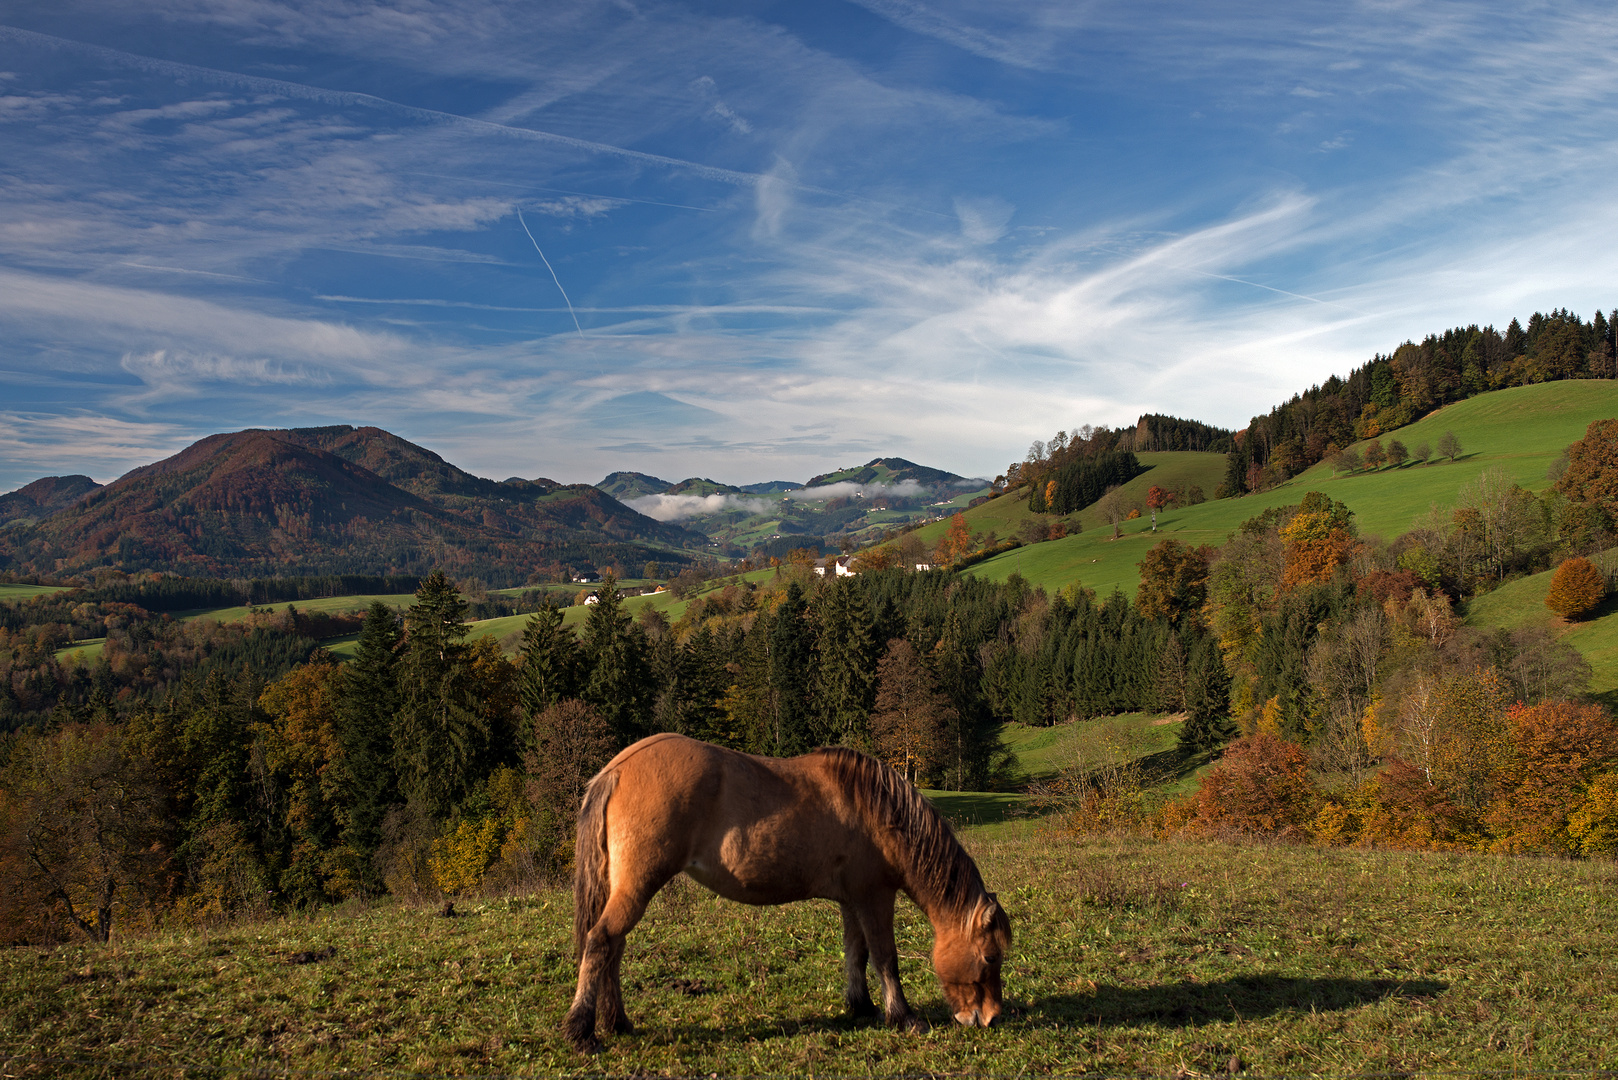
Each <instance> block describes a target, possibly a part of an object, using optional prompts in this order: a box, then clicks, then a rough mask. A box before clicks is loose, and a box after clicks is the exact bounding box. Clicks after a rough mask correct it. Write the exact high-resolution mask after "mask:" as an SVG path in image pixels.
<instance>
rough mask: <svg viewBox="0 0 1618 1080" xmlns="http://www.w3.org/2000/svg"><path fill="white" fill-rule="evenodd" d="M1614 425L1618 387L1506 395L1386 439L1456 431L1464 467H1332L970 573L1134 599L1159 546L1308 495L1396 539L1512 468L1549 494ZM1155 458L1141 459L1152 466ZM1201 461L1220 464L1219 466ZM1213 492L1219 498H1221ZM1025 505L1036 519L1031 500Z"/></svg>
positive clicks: (1412, 441) (1217, 530) (1415, 439)
mask: <svg viewBox="0 0 1618 1080" xmlns="http://www.w3.org/2000/svg"><path fill="white" fill-rule="evenodd" d="M1610 416H1618V383H1613V382H1609V381H1605V380H1600V381H1577V382H1558V383H1543V384H1541V385H1539V386H1521V387H1516V388H1514V389H1511V390H1500V391H1496V392H1495V393H1492V394H1484V395H1481V396H1479V397H1475V398H1472V399H1470V400H1468V401H1462V402H1458V403H1456V404H1454V405H1450V406H1447V407H1446V408H1444V409H1442V410H1440V411H1439V412H1436V413H1434V414H1433V415H1431V416H1429V417H1426V418H1424V419H1422V420H1420V421H1418V422H1416V423H1414V424H1411V425H1409V426H1408V427H1404V428H1400V429H1398V430H1396V431H1393V432H1390V433H1388V434H1387V435H1384V436H1383V439H1382V441H1383V443H1384V444H1386V443H1387V442H1388V440H1389V439H1391V438H1397V439H1399V440H1400V441H1402V442H1404V443H1405V445H1406V446H1408V447H1411V448H1414V446H1415V445H1416V444H1417V443H1420V442H1427V443H1429V444H1431V445H1436V444H1437V442H1438V437H1439V436H1440V435H1442V434H1443V433H1444V432H1445V431H1453V432H1454V433H1455V435H1456V437H1457V438H1458V439H1460V441H1461V445H1462V448H1463V450H1464V456H1463V457H1461V458H1460V459H1458V460H1456V461H1453V462H1450V461H1442V460H1440V461H1437V462H1429V463H1428V464H1425V465H1415V464H1406V465H1405V466H1403V467H1401V468H1398V469H1393V468H1384V469H1382V470H1379V471H1377V472H1369V473H1367V472H1361V473H1354V474H1345V475H1341V476H1333V475H1332V470H1331V467H1330V466H1329V465H1327V464H1325V463H1324V462H1323V463H1321V464H1319V465H1316V466H1314V467H1313V468H1311V469H1309V470H1307V471H1305V472H1303V473H1301V474H1299V475H1298V476H1295V477H1293V478H1292V479H1291V480H1290V481H1288V482H1287V483H1285V484H1282V485H1280V486H1279V487H1277V488H1274V489H1273V490H1271V491H1267V492H1264V493H1262V494H1258V495H1249V496H1246V497H1244V498H1240V499H1221V500H1218V501H1214V502H1206V503H1203V504H1201V505H1199V506H1192V507H1186V508H1183V509H1175V510H1170V511H1168V512H1167V513H1165V514H1160V515H1158V534H1159V535H1153V534H1152V533H1151V531H1150V529H1151V523H1150V521H1149V520H1148V519H1147V518H1145V517H1142V518H1140V519H1138V520H1136V521H1132V522H1128V523H1126V524H1125V526H1124V528H1123V536H1122V537H1121V538H1120V539H1118V540H1116V541H1115V540H1113V539H1112V534H1111V530H1110V529H1108V528H1107V527H1105V526H1104V525H1103V526H1101V527H1098V528H1091V527H1090V526H1089V525H1088V524H1086V527H1085V531H1084V532H1082V533H1080V534H1078V535H1076V536H1070V537H1067V538H1065V539H1062V540H1053V541H1049V542H1047V543H1043V544H1034V545H1031V546H1029V547H1024V548H1019V549H1017V550H1015V551H1010V552H1007V553H1006V554H1004V555H1000V556H996V557H995V558H993V559H989V560H987V561H985V562H982V563H979V564H978V565H977V566H974V567H972V568H971V569H970V570H969V571H967V572H968V573H971V574H975V575H982V576H984V577H987V578H989V579H991V580H996V581H1003V580H1005V579H1006V578H1007V577H1009V576H1010V575H1011V574H1012V573H1020V574H1021V575H1022V576H1023V577H1025V578H1027V579H1028V580H1029V581H1031V582H1033V583H1035V584H1038V585H1044V586H1047V587H1054V588H1059V587H1061V586H1063V585H1066V584H1069V583H1070V582H1075V581H1077V582H1080V583H1082V584H1083V585H1085V586H1087V587H1089V588H1092V589H1095V590H1096V591H1097V592H1098V593H1100V594H1101V595H1103V596H1105V595H1106V594H1108V593H1110V592H1111V591H1112V590H1113V589H1114V588H1115V587H1116V588H1120V589H1122V590H1123V591H1124V592H1126V593H1129V594H1130V595H1133V594H1134V592H1135V589H1136V588H1137V587H1138V586H1139V584H1140V570H1139V563H1140V560H1141V558H1142V557H1143V556H1144V555H1145V554H1146V552H1147V550H1149V549H1150V548H1151V546H1152V545H1153V544H1155V543H1157V542H1158V541H1160V540H1162V539H1164V538H1167V537H1172V538H1174V539H1176V540H1179V541H1180V542H1182V543H1185V544H1192V545H1196V544H1211V545H1215V546H1217V545H1220V544H1223V543H1224V542H1225V538H1226V537H1227V536H1228V535H1229V534H1230V533H1231V532H1233V531H1234V530H1235V529H1236V527H1237V526H1238V525H1240V524H1241V523H1242V522H1243V521H1245V520H1247V519H1248V518H1250V517H1253V516H1254V515H1256V514H1258V513H1259V512H1260V511H1262V510H1264V509H1266V508H1267V507H1271V506H1283V505H1286V504H1288V503H1295V502H1297V501H1298V500H1299V499H1300V498H1302V497H1303V494H1304V492H1306V491H1322V492H1325V493H1326V494H1328V495H1330V496H1331V497H1332V498H1334V499H1337V500H1339V501H1341V502H1343V503H1346V504H1347V505H1348V507H1349V509H1351V510H1353V511H1354V515H1355V521H1356V524H1357V525H1358V526H1359V530H1360V533H1361V535H1364V536H1372V535H1380V536H1382V537H1384V538H1386V539H1392V538H1393V537H1395V536H1398V535H1399V534H1401V533H1404V532H1406V531H1408V530H1409V529H1410V527H1411V525H1412V524H1413V523H1414V522H1415V520H1416V519H1417V518H1419V517H1421V516H1422V515H1424V514H1425V513H1426V512H1427V510H1428V508H1429V507H1430V506H1431V505H1433V504H1434V503H1436V504H1438V505H1440V506H1446V507H1447V506H1453V505H1454V503H1455V499H1456V496H1457V493H1458V492H1459V491H1460V489H1461V487H1463V486H1464V485H1466V484H1468V483H1471V482H1472V481H1474V480H1476V479H1477V477H1478V474H1479V473H1481V472H1483V471H1484V470H1485V469H1487V468H1490V467H1493V466H1500V467H1501V468H1504V469H1505V470H1506V471H1507V473H1508V474H1509V475H1511V476H1512V477H1513V478H1514V479H1515V480H1516V482H1517V483H1519V484H1521V485H1522V486H1523V487H1525V488H1528V489H1529V490H1533V491H1538V490H1542V489H1543V488H1545V487H1546V486H1547V484H1548V481H1547V480H1546V479H1545V473H1546V470H1547V469H1548V468H1549V467H1550V464H1551V462H1553V461H1554V460H1555V459H1556V458H1557V456H1558V455H1559V454H1561V452H1562V450H1563V449H1564V448H1565V447H1566V446H1567V445H1568V444H1569V443H1571V442H1573V441H1575V440H1576V439H1579V438H1581V437H1583V435H1584V429H1585V428H1586V427H1587V426H1588V425H1589V424H1590V422H1591V421H1592V420H1598V419H1601V418H1603V417H1610ZM1147 456H1148V455H1141V457H1142V460H1146V458H1147ZM1198 456H1203V457H1206V458H1208V459H1210V460H1211V459H1213V458H1215V457H1216V455H1198ZM1222 460H1223V459H1220V461H1221V462H1222ZM1222 468H1223V466H1222V464H1221V469H1222ZM1151 476H1152V474H1151V473H1147V474H1145V475H1143V476H1140V477H1137V478H1136V479H1135V480H1133V481H1131V483H1132V484H1140V483H1143V482H1148V481H1149V482H1153V483H1155V482H1157V481H1152V480H1151ZM1204 486H1205V487H1207V486H1206V485H1204ZM1207 490H1209V492H1210V494H1211V492H1212V489H1211V488H1208V489H1207ZM1006 501H1007V500H1006V499H996V500H994V502H991V503H988V504H985V506H981V507H978V508H976V509H975V510H973V511H969V512H968V520H969V521H971V520H974V519H973V517H972V515H974V514H982V513H983V511H984V510H986V509H987V508H988V507H990V506H994V505H996V504H997V503H1001V502H1006ZM1019 505H1020V506H1021V507H1022V508H1023V509H1022V513H1023V514H1024V516H1026V514H1027V510H1026V507H1027V503H1026V501H1025V500H1024V501H1021V502H1020V503H1019ZM1092 512H1093V511H1086V512H1085V513H1086V514H1089V513H1092ZM985 520H987V519H985ZM978 527H979V526H977V525H976V524H974V525H973V528H978ZM1002 535H1009V534H1008V533H1002Z"/></svg>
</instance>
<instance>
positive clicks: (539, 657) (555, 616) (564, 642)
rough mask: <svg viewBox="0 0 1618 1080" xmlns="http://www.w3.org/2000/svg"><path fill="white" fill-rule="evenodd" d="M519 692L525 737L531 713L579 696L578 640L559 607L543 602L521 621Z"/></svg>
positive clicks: (531, 718)
mask: <svg viewBox="0 0 1618 1080" xmlns="http://www.w3.org/2000/svg"><path fill="white" fill-rule="evenodd" d="M518 666H519V670H520V674H519V675H518V694H519V695H520V697H521V700H522V711H523V715H524V716H525V717H527V719H528V720H529V723H527V724H525V725H524V728H525V729H527V733H526V734H525V735H524V740H525V741H526V740H527V739H528V738H529V737H531V735H532V729H533V724H532V721H533V719H534V717H536V716H538V715H539V714H540V713H542V712H544V711H545V710H546V709H548V708H550V707H551V706H552V705H555V704H558V703H559V702H561V701H562V700H563V699H565V698H570V697H577V696H578V682H579V641H578V638H576V637H575V636H574V635H573V631H572V630H570V629H568V628H567V627H566V626H564V625H562V609H561V608H559V607H556V606H554V605H551V604H546V605H545V606H544V607H542V608H540V609H539V610H538V611H536V612H534V614H533V615H532V616H530V617H529V619H528V622H526V623H525V624H523V631H522V652H521V654H520V658H519V660H518Z"/></svg>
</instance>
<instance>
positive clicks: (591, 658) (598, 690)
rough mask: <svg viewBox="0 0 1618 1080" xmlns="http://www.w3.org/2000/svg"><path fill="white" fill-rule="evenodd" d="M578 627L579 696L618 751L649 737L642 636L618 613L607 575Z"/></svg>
mask: <svg viewBox="0 0 1618 1080" xmlns="http://www.w3.org/2000/svg"><path fill="white" fill-rule="evenodd" d="M596 597H597V600H596V603H595V604H594V605H593V606H592V607H591V608H590V614H589V616H588V617H587V618H586V619H585V622H584V643H583V649H582V653H583V666H584V669H585V672H586V674H585V675H584V678H583V684H584V685H583V687H582V692H581V694H580V696H581V697H582V698H583V699H584V700H585V701H588V702H589V703H590V704H591V705H594V706H595V707H596V709H597V711H599V712H600V713H601V715H602V716H603V717H605V718H606V721H607V723H608V725H609V726H611V728H612V733H613V737H614V738H615V739H617V740H618V745H619V746H628V745H629V744H630V743H632V742H634V741H635V740H636V739H639V738H641V737H643V736H645V735H649V734H651V723H650V721H651V716H650V713H651V673H650V671H649V669H648V667H647V663H646V635H645V634H644V633H643V632H642V631H641V630H640V628H639V627H637V626H635V624H634V622H633V621H632V620H631V619H630V617H629V613H628V612H627V611H625V610H624V597H623V593H621V592H619V591H618V582H617V580H616V579H615V578H614V577H613V575H611V574H608V575H607V577H606V579H605V580H604V581H603V582H602V583H601V588H600V589H598V590H597V591H596Z"/></svg>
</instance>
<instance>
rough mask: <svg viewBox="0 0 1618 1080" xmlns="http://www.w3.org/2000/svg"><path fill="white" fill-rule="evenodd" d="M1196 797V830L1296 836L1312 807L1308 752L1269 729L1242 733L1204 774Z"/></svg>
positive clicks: (1194, 819)
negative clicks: (1270, 731) (1255, 732)
mask: <svg viewBox="0 0 1618 1080" xmlns="http://www.w3.org/2000/svg"><path fill="white" fill-rule="evenodd" d="M1195 800H1196V811H1195V814H1194V816H1193V817H1192V819H1191V821H1190V827H1191V828H1192V829H1193V830H1195V831H1198V832H1203V833H1226V832H1235V833H1256V834H1260V835H1277V834H1279V835H1282V836H1289V835H1296V834H1297V833H1299V832H1300V831H1301V830H1302V829H1303V827H1304V825H1305V824H1306V823H1307V822H1308V821H1309V820H1310V819H1311V818H1313V816H1314V810H1315V802H1316V798H1315V792H1314V788H1313V787H1312V786H1311V785H1310V783H1309V755H1308V754H1307V753H1306V752H1305V751H1304V749H1303V748H1302V747H1301V746H1298V745H1297V744H1295V743H1291V742H1288V741H1286V740H1285V739H1283V738H1281V737H1280V736H1278V735H1274V734H1271V733H1269V732H1264V731H1261V732H1259V733H1257V734H1254V735H1247V736H1244V737H1243V738H1240V739H1237V740H1236V741H1235V742H1233V743H1231V744H1230V748H1229V749H1228V750H1226V751H1225V756H1224V757H1222V758H1220V760H1219V764H1217V765H1215V766H1214V767H1213V769H1212V770H1210V771H1209V772H1208V774H1207V775H1206V776H1204V777H1203V780H1202V786H1201V788H1199V789H1198V791H1197V794H1196V796H1195Z"/></svg>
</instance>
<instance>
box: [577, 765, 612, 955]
mask: <svg viewBox="0 0 1618 1080" xmlns="http://www.w3.org/2000/svg"><path fill="white" fill-rule="evenodd" d="M617 786H618V770H617V769H602V770H601V771H600V772H599V773H597V774H596V777H595V779H594V780H591V781H590V786H589V787H587V788H585V789H584V801H583V802H582V803H580V804H579V834H578V840H577V841H576V843H575V844H574V848H573V958H574V959H575V960H577V959H580V958H582V957H583V956H584V941H585V939H586V938H587V937H589V936H590V928H591V927H592V926H594V925H595V924H596V922H597V921H598V920H599V919H600V918H601V912H602V910H603V909H605V908H606V906H607V896H608V893H609V892H610V891H611V886H610V883H609V882H608V880H607V800H609V799H611V798H612V793H613V790H614V789H615V788H617Z"/></svg>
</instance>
